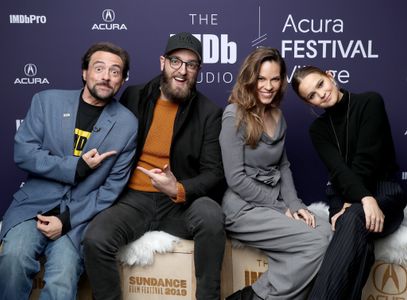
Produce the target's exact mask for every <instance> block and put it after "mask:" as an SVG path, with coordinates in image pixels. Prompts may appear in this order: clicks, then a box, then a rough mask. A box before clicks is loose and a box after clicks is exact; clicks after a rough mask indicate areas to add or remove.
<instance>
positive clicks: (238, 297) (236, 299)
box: [225, 285, 254, 300]
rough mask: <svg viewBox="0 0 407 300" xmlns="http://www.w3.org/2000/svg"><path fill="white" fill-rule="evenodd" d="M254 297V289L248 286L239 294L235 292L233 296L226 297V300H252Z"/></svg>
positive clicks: (239, 291)
mask: <svg viewBox="0 0 407 300" xmlns="http://www.w3.org/2000/svg"><path fill="white" fill-rule="evenodd" d="M253 296H254V291H253V289H252V287H251V286H250V285H249V286H246V287H244V288H243V289H241V290H238V291H237V292H234V293H233V294H232V295H230V296H228V297H226V299H225V300H252V299H253Z"/></svg>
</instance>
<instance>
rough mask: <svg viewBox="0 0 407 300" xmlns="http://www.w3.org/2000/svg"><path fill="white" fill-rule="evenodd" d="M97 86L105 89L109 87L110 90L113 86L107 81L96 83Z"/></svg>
mask: <svg viewBox="0 0 407 300" xmlns="http://www.w3.org/2000/svg"><path fill="white" fill-rule="evenodd" d="M96 85H99V86H105V87H108V88H110V89H111V88H112V87H111V85H110V84H109V82H107V81H102V82H98V83H96Z"/></svg>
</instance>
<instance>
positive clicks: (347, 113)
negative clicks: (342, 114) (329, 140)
mask: <svg viewBox="0 0 407 300" xmlns="http://www.w3.org/2000/svg"><path fill="white" fill-rule="evenodd" d="M348 95H349V99H348V108H347V110H346V136H345V137H346V144H345V163H348V148H349V107H350V93H349V94H348ZM328 116H329V121H330V123H331V127H332V130H333V132H334V135H335V141H336V145H337V147H338V150H339V154H340V155H341V156H342V157H343V155H342V150H341V145H340V144H339V139H338V135H337V134H336V130H335V127H334V123H333V122H332V118H331V115H330V114H329V115H328Z"/></svg>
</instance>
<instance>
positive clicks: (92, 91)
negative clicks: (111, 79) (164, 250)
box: [88, 82, 115, 102]
mask: <svg viewBox="0 0 407 300" xmlns="http://www.w3.org/2000/svg"><path fill="white" fill-rule="evenodd" d="M98 86H107V87H109V88H111V92H110V93H108V94H105V95H101V94H100V93H99V91H98V89H97V87H98ZM88 90H89V93H90V94H91V95H92V97H93V98H95V99H96V100H99V101H103V102H109V101H110V100H111V99H112V98H113V96H114V94H115V91H114V90H113V88H112V87H111V86H110V85H109V84H108V83H104V82H102V83H96V84H95V85H93V86H92V87H90V86H88Z"/></svg>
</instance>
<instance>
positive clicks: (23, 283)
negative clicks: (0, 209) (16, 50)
mask: <svg viewBox="0 0 407 300" xmlns="http://www.w3.org/2000/svg"><path fill="white" fill-rule="evenodd" d="M128 70H129V57H128V54H127V52H126V51H124V50H123V49H121V48H119V47H117V46H115V45H113V44H110V43H98V44H95V45H93V46H91V47H90V48H89V50H88V51H87V52H86V53H85V55H84V57H83V59H82V79H83V82H84V87H83V89H81V90H76V91H66V90H47V91H43V92H40V93H38V94H36V95H34V97H33V100H32V103H31V107H30V109H29V111H28V114H27V116H26V117H25V119H24V122H23V123H22V125H21V126H20V128H19V129H18V131H17V133H16V136H15V148H14V159H15V162H16V164H17V165H18V166H19V167H20V168H21V169H23V170H24V171H26V172H28V177H27V179H26V181H25V183H24V185H22V187H21V188H20V189H19V190H18V191H17V192H16V193H15V194H14V196H13V197H14V199H13V202H12V203H11V205H10V207H9V209H8V210H7V212H6V214H5V215H4V218H3V226H2V231H1V234H0V239H2V240H3V241H2V248H1V250H0V274H2V276H3V278H2V279H1V280H0V299H7V300H13V299H16V300H21V299H28V298H29V295H30V291H31V287H32V280H33V278H34V276H35V275H36V274H37V273H38V272H39V270H40V263H39V262H38V260H37V259H38V257H39V256H45V258H46V262H45V274H44V282H45V286H44V288H43V289H42V291H41V296H40V298H41V299H66V300H69V299H76V291H77V282H78V279H79V277H80V275H81V273H82V271H83V258H82V249H81V241H82V239H83V235H84V231H85V228H86V227H87V224H88V223H89V221H90V220H91V219H92V218H93V217H94V216H95V215H96V214H97V213H99V212H100V211H102V210H103V209H105V208H107V207H109V206H110V205H111V204H112V203H113V201H115V200H116V198H117V197H118V195H119V193H120V192H121V191H122V189H123V187H124V186H125V185H126V183H127V180H128V178H129V176H130V171H131V163H132V159H133V157H134V153H135V149H136V135H137V126H138V123H137V119H136V118H135V117H134V115H133V114H132V113H131V112H129V111H128V110H127V109H126V108H124V107H123V106H122V105H121V104H120V103H118V102H117V101H116V100H114V99H113V96H114V95H115V94H116V93H117V91H118V90H119V89H120V87H121V86H122V84H123V83H124V80H125V78H126V76H127V72H128ZM6 276H7V278H6Z"/></svg>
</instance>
